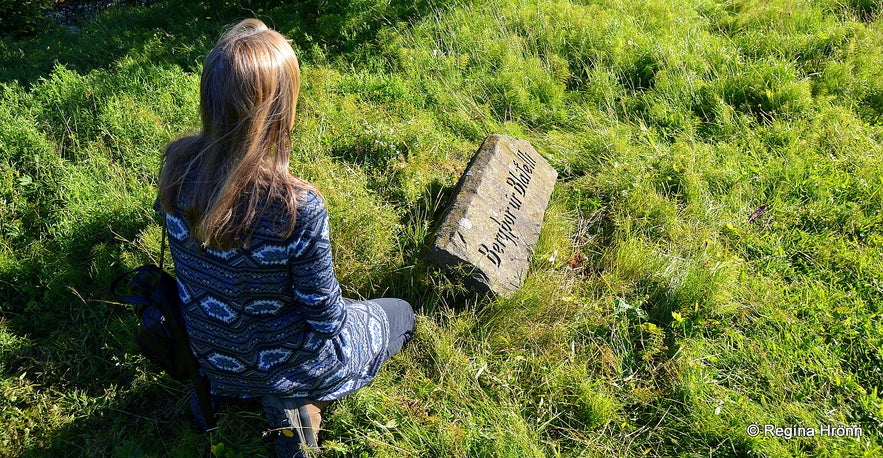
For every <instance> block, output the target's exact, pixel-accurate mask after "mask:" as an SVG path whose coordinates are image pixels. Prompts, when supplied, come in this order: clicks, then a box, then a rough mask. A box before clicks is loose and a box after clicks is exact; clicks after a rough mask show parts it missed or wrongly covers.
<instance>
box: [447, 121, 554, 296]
mask: <svg viewBox="0 0 883 458" xmlns="http://www.w3.org/2000/svg"><path fill="white" fill-rule="evenodd" d="M557 177H558V173H557V172H556V171H555V169H553V168H552V167H551V166H550V165H549V163H548V162H546V160H545V159H543V157H542V156H540V155H539V153H537V151H536V150H535V149H534V148H533V146H531V144H530V143H528V142H527V141H525V140H520V139H517V138H513V137H509V136H505V135H491V136H489V137H488V138H487V139H485V141H484V144H482V145H481V148H479V149H478V152H477V153H475V156H474V157H473V158H472V162H470V164H469V166H468V167H467V168H466V171H465V172H464V173H463V176H462V177H460V182H459V183H458V184H457V188H456V189H455V191H454V195H453V197H452V198H451V203H450V204H449V207H448V209H447V211H446V213H445V215H444V217H443V219H442V222H441V225H440V226H439V229H438V235H437V237H436V240H435V245H434V246H433V249H432V255H431V257H432V260H433V261H434V262H435V263H436V264H439V265H441V266H443V267H454V266H460V267H465V268H466V269H467V271H468V272H470V278H471V280H472V285H471V286H473V287H474V288H476V289H477V290H478V291H480V292H487V291H490V292H493V293H494V294H498V295H501V296H509V295H511V294H512V293H514V292H515V291H517V290H518V288H520V287H521V284H522V283H523V282H524V278H525V276H526V275H527V270H528V267H529V265H530V259H531V256H532V254H533V249H534V246H535V245H536V243H537V239H539V236H540V228H541V226H542V224H543V216H544V214H545V212H546V206H547V205H548V204H549V197H550V196H551V194H552V189H553V188H554V187H555V179H556V178H557Z"/></svg>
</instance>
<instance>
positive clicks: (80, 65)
mask: <svg viewBox="0 0 883 458" xmlns="http://www.w3.org/2000/svg"><path fill="white" fill-rule="evenodd" d="M431 9H432V3H431V2H430V1H429V0H422V1H417V2H406V1H403V0H392V1H382V0H344V1H334V2H328V1H326V0H308V1H303V2H296V3H291V2H284V1H282V0H246V1H241V2H235V1H232V0H202V1H194V2H175V1H171V0H166V1H157V2H152V3H151V4H149V5H147V6H120V7H115V8H111V9H108V10H106V11H104V12H103V13H102V14H100V15H99V17H98V18H97V19H95V20H91V21H86V22H85V23H84V24H83V25H82V28H80V29H79V30H76V31H71V30H69V29H65V28H62V27H60V26H59V27H53V28H51V29H49V30H47V31H45V32H44V33H42V34H40V35H37V36H34V37H30V38H25V39H20V40H15V39H12V38H2V39H0V83H14V82H18V83H20V84H23V85H25V86H30V85H32V84H33V83H34V82H36V81H37V80H38V79H40V78H42V77H45V76H46V75H48V74H49V73H50V72H51V70H52V68H54V67H55V66H56V65H64V66H65V67H67V68H68V69H70V70H74V71H77V72H80V73H88V72H89V71H91V70H94V69H110V68H112V66H113V64H114V63H115V62H118V61H119V60H120V59H123V58H126V57H129V58H134V59H136V60H137V61H139V62H145V63H147V62H149V63H151V64H154V65H169V66H178V67H180V68H182V69H183V70H184V71H188V72H195V71H198V70H199V69H200V68H201V66H202V59H203V58H204V57H205V55H206V54H207V53H208V51H209V50H210V49H211V46H212V45H213V43H214V41H215V40H216V39H217V38H218V37H219V36H220V34H221V33H222V32H223V30H224V29H225V28H226V27H227V26H228V25H231V24H234V23H236V22H237V21H239V20H242V19H245V18H249V17H257V18H259V19H261V20H263V21H264V22H266V23H267V25H268V26H270V27H271V28H275V29H277V30H279V31H280V32H282V33H284V34H286V35H288V36H289V37H290V38H292V39H293V41H294V43H293V44H294V46H295V48H296V50H300V52H299V53H300V54H301V60H302V61H306V62H310V61H314V60H316V59H324V58H326V57H330V58H332V59H333V58H339V59H341V61H342V62H349V63H352V62H353V60H358V57H359V56H362V57H364V53H366V52H369V50H370V49H373V46H372V45H371V42H372V41H373V40H374V39H375V38H376V35H377V32H378V31H380V29H381V28H383V27H384V26H387V25H390V24H396V23H398V22H407V21H411V20H413V19H415V18H417V17H419V16H421V15H423V14H426V13H427V12H429V11H431ZM315 46H318V49H319V51H318V53H317V54H314V53H313V51H314V48H315Z"/></svg>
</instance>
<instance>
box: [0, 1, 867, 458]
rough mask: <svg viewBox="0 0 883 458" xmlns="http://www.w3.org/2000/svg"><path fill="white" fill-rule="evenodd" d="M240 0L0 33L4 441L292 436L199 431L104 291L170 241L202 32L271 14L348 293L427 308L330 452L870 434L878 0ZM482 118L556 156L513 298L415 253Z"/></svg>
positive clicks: (451, 451) (93, 450) (750, 452)
mask: <svg viewBox="0 0 883 458" xmlns="http://www.w3.org/2000/svg"><path fill="white" fill-rule="evenodd" d="M247 6H248V8H249V9H248V10H245V9H242V8H240V7H239V6H238V5H233V4H232V3H228V2H224V1H219V2H192V3H188V4H187V5H185V6H183V7H182V6H181V5H179V4H176V3H169V2H158V3H156V4H154V5H152V6H149V7H132V8H118V9H113V10H109V11H107V12H105V13H104V14H102V15H101V16H100V17H99V18H98V20H96V21H92V22H89V23H86V24H84V26H83V29H82V31H80V32H78V33H77V34H76V35H65V33H66V32H63V31H59V30H47V31H46V32H45V33H43V34H41V35H37V36H35V37H33V38H31V39H29V40H27V41H15V40H12V39H8V38H3V39H0V60H2V63H0V299H2V305H0V422H2V424H3V425H4V433H3V434H0V455H3V456H6V455H10V456H16V455H25V456H193V455H199V454H211V453H213V454H215V455H216V456H226V457H231V456H262V455H266V454H272V449H270V448H267V446H266V444H265V443H264V442H263V441H262V439H261V431H262V429H263V428H264V420H263V418H262V415H261V413H260V411H259V409H258V410H255V409H250V408H243V407H232V408H229V409H227V410H225V411H224V412H222V413H221V414H220V416H219V424H220V429H219V430H218V431H216V432H214V433H212V434H210V435H207V436H203V435H200V434H197V433H194V432H191V431H190V429H189V419H188V417H187V409H188V407H187V402H186V396H187V393H188V391H187V387H186V386H185V385H182V384H179V383H177V382H174V381H171V380H169V379H168V378H166V377H163V376H158V375H157V374H155V373H154V372H152V370H151V369H150V368H149V366H147V365H146V362H145V361H144V359H143V358H142V357H140V356H139V355H138V353H137V350H136V346H135V344H134V339H133V334H134V326H135V324H136V323H135V318H134V315H133V314H132V312H131V311H130V310H128V309H127V308H126V307H124V306H122V305H119V304H114V303H111V302H109V301H110V295H109V293H108V291H107V286H108V284H109V281H110V279H112V278H113V277H114V276H115V275H116V274H118V273H121V272H123V271H124V270H126V269H128V268H131V267H134V266H137V265H139V264H142V263H144V262H148V261H149V260H154V261H155V260H156V257H157V255H158V252H159V245H160V228H159V226H158V225H157V224H156V221H155V218H154V216H153V214H152V211H151V205H152V203H153V199H154V195H155V182H156V169H157V167H158V165H159V156H160V153H161V151H162V148H163V146H164V145H165V144H166V143H167V142H168V141H169V140H170V139H172V138H174V137H176V136H179V135H185V134H189V133H192V132H194V131H195V129H196V128H197V124H198V118H197V116H198V115H197V104H198V88H197V82H198V78H199V73H198V72H199V65H200V64H199V62H200V59H201V56H203V55H204V54H205V53H206V52H207V51H208V47H209V46H211V42H212V40H214V39H215V38H216V37H217V36H218V34H219V32H220V30H221V28H222V25H223V24H229V23H233V22H235V21H236V20H237V19H239V18H242V17H244V16H250V15H252V14H256V15H257V16H258V17H261V18H262V19H264V20H265V21H266V22H267V23H268V24H272V25H273V26H274V27H276V28H277V29H279V30H281V31H283V32H284V33H286V34H288V35H289V36H291V37H292V38H293V39H294V43H293V44H294V46H295V48H296V49H297V50H298V52H299V54H300V58H301V63H302V67H303V89H302V98H301V102H300V105H299V112H298V113H299V114H298V116H299V118H298V120H297V124H296V126H295V138H296V139H297V141H296V142H295V146H294V149H293V152H292V164H293V165H292V170H293V172H294V173H297V174H299V175H301V176H303V177H304V178H306V179H309V180H310V181H312V182H313V183H314V184H316V186H317V187H319V189H320V190H321V191H322V193H323V194H324V196H325V198H326V200H327V202H328V206H329V210H330V215H331V221H332V234H331V235H332V242H333V245H334V254H335V269H336V272H337V274H338V276H339V278H340V279H341V281H342V282H343V284H344V285H343V286H344V289H345V292H346V294H348V295H351V296H356V297H369V296H379V295H386V296H397V297H404V298H405V299H407V300H409V301H411V302H412V303H413V304H414V305H415V308H416V309H417V310H418V312H419V315H420V316H419V319H418V332H417V336H416V337H415V339H414V341H412V342H411V344H410V345H409V346H407V347H406V348H405V350H404V351H403V353H402V354H401V355H400V356H398V357H396V358H395V359H394V360H393V361H391V362H390V363H389V364H388V365H387V366H386V367H385V368H384V369H383V370H382V371H381V373H380V375H379V377H378V379H377V380H376V381H375V382H374V383H373V384H372V385H371V386H369V387H368V388H366V389H364V390H362V391H360V392H358V393H356V394H354V395H352V396H351V397H349V398H346V399H344V400H343V401H341V402H339V403H336V404H335V405H333V406H332V407H331V409H330V411H329V412H328V414H327V415H326V421H325V422H324V423H323V429H324V432H323V433H322V437H323V438H324V439H325V441H326V442H325V445H326V447H327V452H326V455H327V456H396V457H397V456H433V457H434V456H488V457H490V456H494V457H496V456H503V457H522V456H721V457H725V456H726V457H729V456H801V455H805V454H817V455H825V454H828V455H830V456H862V455H864V456H874V455H875V454H879V453H880V452H881V446H883V444H881V429H883V401H881V399H880V395H881V388H883V386H881V380H883V321H881V318H883V305H881V304H883V267H881V266H883V263H881V262H880V261H881V256H883V232H881V228H883V199H881V196H883V146H881V144H883V127H881V113H883V67H881V66H880V62H881V57H883V54H881V53H883V21H881V9H880V8H879V6H877V5H876V3H875V2H867V1H841V0H830V1H814V2H808V1H801V2H785V1H767V2H759V1H749V0H746V1H736V2H723V1H713V0H695V1H694V0H679V1H674V2H669V1H660V0H644V1H624V0H598V1H590V2H571V1H563V0H562V1H544V2H527V3H525V2H516V1H514V0H492V1H487V2H472V1H459V2H453V3H444V4H442V3H437V2H416V3H414V2H399V1H374V0H359V1H344V2H312V1H311V2H297V4H283V2H272V1H268V2H251V3H249V5H247ZM182 8H183V9H182ZM22 56H26V57H27V59H26V60H24V61H22ZM489 133H506V134H510V135H515V136H519V137H523V138H526V139H527V140H529V141H530V142H531V143H532V144H533V145H534V146H535V147H536V148H537V150H538V151H539V152H540V153H541V154H542V155H543V156H545V157H546V158H547V159H548V160H549V162H550V163H551V164H552V165H553V166H554V167H555V168H556V170H557V171H558V172H559V181H558V183H557V185H556V189H555V192H554V193H553V196H552V202H551V203H550V207H549V210H548V211H547V214H546V220H545V225H544V228H543V232H542V234H541V237H540V241H539V244H538V246H537V249H536V251H535V254H534V257H533V259H532V265H531V266H532V267H531V271H530V273H529V274H528V276H527V280H526V282H525V285H524V287H523V288H522V289H521V290H520V291H519V292H518V293H517V294H515V295H514V296H513V297H511V298H496V299H495V298H487V297H476V296H474V295H472V294H470V293H469V292H468V291H466V290H464V289H463V288H462V285H461V284H460V283H459V280H458V278H459V277H458V275H457V273H455V272H442V271H439V270H437V269H436V268H434V267H432V266H431V265H429V264H428V263H427V261H426V253H427V251H426V250H427V248H428V247H429V245H430V244H431V243H432V236H433V233H432V230H433V228H434V225H435V224H436V223H437V221H438V219H439V217H440V215H441V212H442V210H443V209H444V205H445V203H446V200H447V198H448V197H449V195H450V192H451V190H452V188H453V186H454V184H455V183H456V180H457V178H458V177H459V175H460V173H461V172H462V170H463V169H464V167H465V166H466V163H467V162H468V160H469V158H470V157H471V155H472V154H473V153H474V152H475V150H476V149H477V148H478V146H479V145H480V143H481V141H482V140H483V139H484V137H485V136H486V135H487V134H489ZM753 423H758V424H761V425H763V424H772V425H776V426H782V427H787V426H792V425H799V426H804V427H815V428H818V427H819V425H821V424H831V425H844V426H855V427H860V428H862V431H863V433H864V434H863V435H862V436H861V437H859V438H854V437H843V438H832V437H820V436H818V435H817V436H815V437H800V438H792V439H790V440H787V439H785V438H782V437H764V436H760V437H751V436H749V435H748V433H747V432H746V428H747V427H748V425H750V424H753Z"/></svg>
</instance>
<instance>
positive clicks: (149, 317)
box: [110, 228, 216, 431]
mask: <svg viewBox="0 0 883 458" xmlns="http://www.w3.org/2000/svg"><path fill="white" fill-rule="evenodd" d="M165 236H166V231H165V228H163V240H162V251H161V253H160V265H159V266H156V265H153V264H147V265H143V266H141V267H137V268H135V269H132V270H130V271H128V272H126V273H124V274H122V275H120V276H119V277H117V278H116V279H115V280H114V281H113V283H111V285H110V291H111V293H112V294H113V295H114V296H116V298H117V299H118V300H119V301H120V302H124V303H127V304H132V305H134V306H135V314H136V315H138V320H139V323H138V332H137V334H136V336H135V340H136V341H137V342H138V348H139V349H140V350H141V353H142V354H143V355H144V356H146V357H147V359H149V360H150V361H152V362H153V363H155V364H156V365H158V366H159V368H160V369H161V370H162V372H165V373H167V374H169V376H171V377H172V378H174V379H176V380H184V379H187V378H189V379H190V380H191V381H192V382H193V387H194V391H195V392H196V396H197V398H198V403H199V405H198V407H199V408H200V409H201V411H202V412H204V413H205V414H204V415H196V417H197V418H196V422H197V424H198V426H199V427H200V428H201V429H203V430H205V431H210V430H212V429H215V428H216V426H215V421H214V415H213V411H214V409H213V408H212V402H211V390H210V386H209V381H208V379H207V378H206V377H205V376H203V375H202V374H201V373H200V372H199V363H198V362H197V361H196V357H195V356H193V352H192V351H191V350H190V341H189V339H188V338H187V329H186V327H185V325H184V317H183V315H182V312H181V307H182V306H181V297H180V296H179V294H178V283H177V282H176V281H175V277H173V276H171V275H170V274H168V273H167V272H165V271H164V270H163V269H162V267H161V266H162V258H163V254H164V252H165ZM121 287H124V288H125V289H123V290H122V291H120V290H121ZM194 407H196V406H194ZM200 416H203V417H204V418H199V417H200Z"/></svg>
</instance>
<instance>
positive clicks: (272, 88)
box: [159, 19, 309, 249]
mask: <svg viewBox="0 0 883 458" xmlns="http://www.w3.org/2000/svg"><path fill="white" fill-rule="evenodd" d="M299 90H300V69H299V66H298V62H297V56H295V53H294V50H293V49H292V48H291V44H290V43H289V41H288V40H287V39H286V38H285V37H284V36H282V35H281V34H280V33H279V32H276V31H274V30H271V29H268V28H267V26H266V25H264V23H263V22H261V21H260V20H257V19H246V20H244V21H242V22H240V23H239V24H237V25H235V26H234V27H233V28H231V29H230V30H229V31H228V32H227V33H226V34H224V35H223V36H222V37H221V39H220V40H219V41H218V43H217V44H216V45H215V47H214V49H212V51H211V52H210V53H209V55H208V56H207V57H206V59H205V63H204V66H203V70H202V79H201V83H200V103H199V109H200V115H201V118H202V130H201V132H200V133H199V134H198V135H196V136H192V137H185V138H182V139H179V140H177V141H174V142H172V143H170V144H169V145H168V147H167V148H166V151H165V154H164V156H163V167H162V170H161V172H160V179H159V201H160V205H161V206H162V209H163V211H164V212H166V213H174V212H175V209H176V208H178V207H179V199H180V198H181V197H182V196H181V190H182V185H184V184H185V183H187V184H188V190H189V191H190V192H187V193H185V194H184V198H185V200H184V201H183V202H182V203H183V207H182V208H183V211H184V216H185V218H187V220H188V222H189V223H190V225H191V227H193V229H194V231H193V232H194V234H193V235H194V236H195V238H196V239H197V240H199V241H201V242H202V243H203V245H204V246H209V247H213V248H220V249H228V248H232V247H236V246H244V245H246V244H247V243H248V241H249V239H250V238H251V236H252V234H253V232H254V229H255V226H257V224H258V223H259V222H260V219H261V217H262V216H263V215H264V213H265V212H266V210H267V208H268V207H269V206H270V205H273V206H274V207H276V206H281V209H282V211H284V212H285V213H287V214H288V215H289V217H290V220H289V221H288V224H287V229H286V230H284V231H283V233H282V234H280V236H288V235H290V234H291V232H292V231H293V230H294V224H295V215H296V214H297V196H298V194H299V191H300V190H303V189H307V188H309V185H308V184H307V183H306V182H304V181H302V180H299V179H297V178H295V177H294V176H292V175H291V173H290V172H289V170H288V164H289V157H290V154H291V128H292V127H293V125H294V117H295V109H296V106H297V98H298V93H299ZM191 185H192V186H191Z"/></svg>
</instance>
